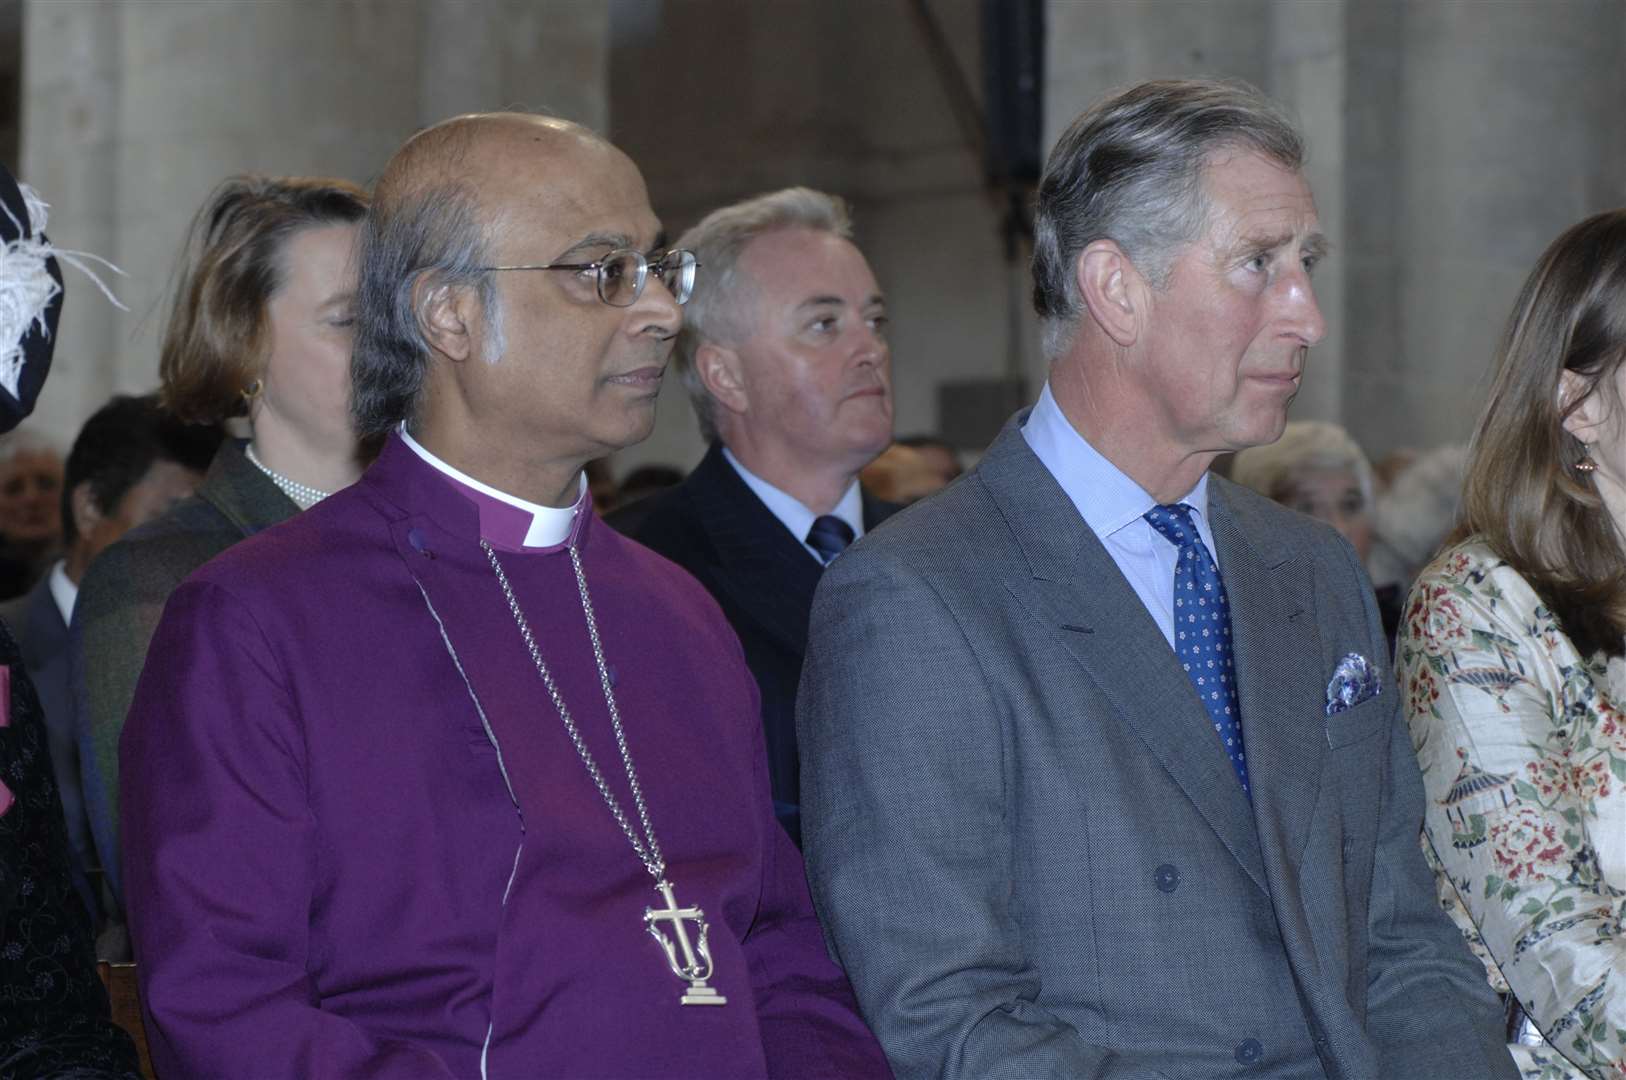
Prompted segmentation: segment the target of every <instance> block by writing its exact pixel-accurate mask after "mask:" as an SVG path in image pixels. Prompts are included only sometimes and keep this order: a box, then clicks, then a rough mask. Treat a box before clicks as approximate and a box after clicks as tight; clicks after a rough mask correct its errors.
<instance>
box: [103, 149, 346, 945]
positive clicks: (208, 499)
mask: <svg viewBox="0 0 1626 1080" xmlns="http://www.w3.org/2000/svg"><path fill="white" fill-rule="evenodd" d="M366 209H367V195H366V193H365V192H364V191H363V190H362V189H361V188H359V187H357V186H356V185H354V184H351V183H349V182H347V181H344V180H332V179H325V178H303V177H283V178H271V177H259V176H239V177H233V178H232V179H230V180H227V181H226V182H225V183H223V184H222V185H221V186H220V187H219V188H217V189H216V190H215V192H214V194H213V195H212V196H211V197H210V198H209V201H208V202H207V203H205V204H204V206H203V208H202V209H201V210H200V211H199V212H198V215H197V217H196V218H195V219H194V221H193V223H192V228H191V232H190V234H189V237H188V242H187V250H186V254H185V255H184V257H183V261H182V265H181V268H180V272H179V274H178V279H177V285H176V290H175V298H174V305H173V308H172V310H171V313H170V317H169V323H168V326H167V328H166V331H165V334H164V342H163V347H162V352H161V355H160V360H159V374H160V376H161V379H162V389H161V395H162V398H163V403H164V405H165V406H166V407H168V408H169V409H170V410H171V411H172V412H174V413H175V414H176V415H177V416H179V417H180V418H181V419H183V420H190V421H196V422H199V423H217V422H221V421H224V420H228V419H231V418H234V417H236V418H241V419H242V420H243V421H246V426H247V429H248V431H249V437H248V438H247V439H246V440H235V439H228V440H227V441H226V442H225V444H223V445H222V446H221V448H220V452H219V453H218V454H217V455H216V456H215V459H214V462H213V463H212V464H211V465H210V467H209V472H208V473H207V475H206V476H205V477H204V480H203V485H202V486H201V487H200V488H199V489H198V493H197V495H196V496H194V497H193V498H191V499H188V500H186V501H185V502H183V503H180V504H178V505H177V506H176V507H175V508H174V509H172V510H170V511H169V512H168V513H166V514H164V515H163V516H162V517H160V518H158V519H156V520H154V521H152V522H150V523H149V524H147V525H145V526H143V527H141V528H139V529H136V530H134V531H133V532H130V533H128V534H126V535H125V536H124V537H123V538H122V539H120V540H119V541H118V542H117V543H115V544H113V545H112V546H111V547H109V548H108V549H107V550H106V551H104V552H103V553H102V554H101V555H100V556H98V557H97V559H96V560H95V562H93V563H92V564H91V565H90V568H89V570H88V571H87V572H86V574H85V578H84V581H83V582H82V583H81V585H80V589H79V597H78V600H77V602H76V605H75V608H74V618H73V624H74V625H73V637H74V653H73V658H72V661H71V662H72V663H73V664H74V684H75V685H74V692H75V696H76V701H75V705H76V707H77V712H78V716H77V717H76V723H77V725H78V729H79V741H80V755H81V762H82V763H83V769H84V790H85V801H86V805H87V810H88V811H89V814H90V818H91V827H92V832H93V834H94V836H95V839H96V849H97V853H98V855H99V856H100V858H101V862H102V868H103V870H104V872H105V873H106V875H107V877H108V881H109V884H110V885H111V886H112V890H113V893H114V899H115V901H117V900H118V899H119V897H118V884H119V844H118V740H119V733H120V732H121V731H122V730H123V727H124V716H125V713H126V712H128V711H129V706H130V701H131V699H132V697H133V696H134V694H135V686H136V680H137V678H138V677H139V676H140V674H141V668H142V664H143V663H144V661H145V659H146V653H147V645H148V642H149V641H150V640H151V639H152V634H153V631H154V630H155V629H156V627H157V625H158V617H159V615H160V614H161V613H162V612H163V607H164V602H165V600H167V599H168V597H169V594H170V592H171V591H173V590H174V588H175V587H176V586H177V585H179V584H180V583H181V581H182V580H183V579H185V578H186V577H187V576H188V575H189V574H191V573H192V571H194V570H196V569H197V568H198V567H200V566H202V565H203V564H204V563H205V562H207V561H208V560H209V559H211V558H213V557H214V556H216V555H218V554H219V553H220V552H222V551H224V550H225V549H226V548H228V547H230V546H231V545H233V544H235V543H237V542H238V541H239V540H242V539H244V538H245V537H248V536H250V535H252V534H254V533H256V532H258V531H260V530H261V529H264V528H267V527H269V526H271V525H275V524H277V523H278V522H280V521H282V520H284V519H286V518H289V517H292V516H293V515H294V514H296V513H298V512H299V511H301V510H304V509H307V508H308V507H310V506H311V505H312V504H314V503H315V502H317V501H318V500H320V499H321V498H323V497H324V496H325V495H327V494H328V493H330V492H332V491H335V490H337V489H338V488H340V487H344V486H346V485H348V484H350V483H351V482H353V481H354V480H355V479H356V478H357V477H358V476H359V475H361V470H362V467H363V466H364V465H365V464H366V452H365V450H364V448H363V446H362V445H361V444H360V443H359V442H358V440H357V438H356V435H355V433H354V430H353V428H352V426H351V422H350V416H349V401H350V391H349V386H350V339H351V324H352V322H353V314H352V305H353V301H354V295H355V289H356V284H355V282H356V270H355V266H354V264H353V262H352V258H351V255H352V248H353V246H354V242H355V239H356V234H357V228H358V225H359V223H360V221H361V218H362V216H363V215H364V214H365V212H366ZM100 951H101V952H102V953H103V954H104V958H106V957H111V958H118V955H119V954H120V953H122V952H123V951H124V949H123V947H122V943H121V942H120V941H119V940H118V937H117V934H116V933H115V934H114V935H112V936H111V937H110V938H109V939H108V940H106V941H104V942H103V945H102V946H101V948H100Z"/></svg>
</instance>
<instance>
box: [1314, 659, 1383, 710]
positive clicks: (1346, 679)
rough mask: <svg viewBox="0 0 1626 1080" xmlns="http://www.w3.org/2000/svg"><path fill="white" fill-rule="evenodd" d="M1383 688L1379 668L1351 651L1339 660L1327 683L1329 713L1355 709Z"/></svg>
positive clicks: (1375, 695)
mask: <svg viewBox="0 0 1626 1080" xmlns="http://www.w3.org/2000/svg"><path fill="white" fill-rule="evenodd" d="M1381 690H1382V685H1381V684H1380V683H1379V682H1378V671H1377V668H1375V667H1373V666H1372V664H1371V662H1370V661H1368V660H1367V659H1366V657H1364V656H1362V655H1361V654H1360V653H1349V654H1348V655H1346V656H1345V657H1344V658H1343V659H1342V660H1340V661H1338V667H1337V668H1335V669H1334V670H1333V673H1332V681H1331V682H1329V683H1327V715H1328V716H1336V715H1338V714H1339V713H1341V712H1344V711H1345V710H1347V709H1353V708H1354V707H1355V706H1357V705H1359V704H1360V703H1361V702H1363V701H1366V700H1367V699H1369V698H1375V697H1377V696H1378V694H1379V692H1380V691H1381Z"/></svg>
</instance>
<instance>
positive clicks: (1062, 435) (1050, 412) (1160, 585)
mask: <svg viewBox="0 0 1626 1080" xmlns="http://www.w3.org/2000/svg"><path fill="white" fill-rule="evenodd" d="M1022 437H1023V438H1025V439H1026V440H1027V442H1028V446H1029V447H1030V448H1032V450H1033V452H1034V453H1035V454H1036V455H1038V458H1039V460H1040V461H1041V462H1042V463H1043V464H1044V467H1045V468H1046V469H1049V470H1050V475H1051V476H1054V477H1055V478H1056V482H1057V483H1058V484H1060V485H1061V489H1062V490H1063V491H1064V492H1066V493H1067V497H1068V498H1069V499H1071V500H1072V501H1073V505H1074V506H1076V507H1077V508H1078V512H1079V514H1080V515H1081V516H1082V517H1083V518H1084V523H1085V524H1086V525H1088V526H1089V527H1090V530H1091V531H1092V532H1094V533H1095V535H1096V537H1097V538H1098V539H1099V540H1100V541H1101V544H1102V546H1104V547H1105V548H1106V549H1107V554H1108V555H1111V556H1112V561H1113V562H1115V563H1117V564H1118V569H1119V570H1120V571H1122V572H1123V576H1124V577H1125V578H1126V579H1127V580H1128V582H1129V587H1130V588H1132V589H1134V590H1135V595H1136V596H1138V597H1140V602H1141V603H1142V604H1144V605H1145V606H1146V611H1147V613H1148V614H1150V615H1151V616H1152V619H1153V621H1155V622H1156V623H1157V628H1158V629H1159V630H1161V631H1163V636H1164V638H1166V639H1167V640H1168V642H1169V647H1170V648H1173V647H1174V566H1175V563H1176V562H1177V561H1178V554H1179V549H1177V548H1176V547H1175V546H1174V545H1173V544H1171V543H1169V542H1168V541H1167V540H1165V539H1164V538H1163V534H1161V533H1159V532H1158V531H1157V530H1156V529H1154V528H1152V526H1151V523H1150V522H1148V521H1147V520H1146V519H1145V517H1144V516H1143V515H1144V514H1145V513H1146V511H1148V510H1150V509H1151V508H1152V507H1154V506H1156V505H1157V501H1156V500H1155V499H1153V498H1152V497H1151V496H1150V495H1148V494H1147V493H1146V491H1145V490H1144V489H1143V488H1142V487H1141V486H1140V485H1139V484H1137V483H1135V481H1133V480H1131V479H1130V478H1129V477H1128V476H1126V475H1124V472H1123V470H1121V469H1119V468H1118V467H1117V466H1116V465H1114V464H1113V463H1112V462H1110V461H1108V460H1107V459H1106V458H1104V457H1102V456H1101V453H1100V451H1098V450H1096V449H1095V447H1093V446H1091V445H1090V444H1089V443H1088V442H1086V441H1085V440H1084V437H1083V436H1082V435H1080V434H1079V433H1078V431H1077V430H1076V429H1075V428H1074V427H1073V425H1072V423H1071V422H1069V421H1068V419H1067V417H1066V416H1065V415H1064V414H1063V413H1062V411H1061V406H1059V405H1057V404H1056V399H1055V397H1054V396H1052V394H1051V393H1050V384H1049V383H1048V382H1046V383H1045V386H1044V390H1043V391H1042V392H1041V393H1040V394H1039V402H1038V404H1036V405H1034V406H1033V411H1032V412H1031V413H1029V414H1028V419H1027V423H1026V424H1025V425H1023V427H1022ZM1177 501H1178V502H1182V503H1185V504H1186V505H1187V506H1189V507H1191V509H1192V511H1193V513H1192V515H1191V516H1192V518H1193V520H1195V521H1196V523H1197V534H1198V535H1199V536H1200V537H1201V538H1202V542H1203V545H1204V546H1205V547H1207V548H1208V553H1209V554H1210V555H1214V534H1213V533H1212V532H1211V531H1210V530H1209V528H1208V474H1207V473H1206V472H1205V473H1203V476H1202V479H1201V480H1198V481H1197V486H1196V487H1194V488H1192V489H1191V491H1190V492H1188V493H1187V494H1186V495H1185V497H1183V498H1181V499H1179V500H1177ZM1214 562H1215V564H1216V565H1218V563H1219V558H1218V556H1217V555H1216V556H1215V559H1214Z"/></svg>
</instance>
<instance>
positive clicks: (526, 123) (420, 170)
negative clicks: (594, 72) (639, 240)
mask: <svg viewBox="0 0 1626 1080" xmlns="http://www.w3.org/2000/svg"><path fill="white" fill-rule="evenodd" d="M525 140H529V141H530V142H533V143H535V144H536V149H537V151H538V152H539V153H549V154H553V155H558V156H561V157H563V156H566V155H569V154H572V153H578V154H579V153H604V152H609V153H612V154H614V155H616V156H618V157H621V158H626V160H627V161H628V163H629V164H630V162H631V159H630V158H627V157H626V155H625V154H624V153H622V152H621V151H620V150H619V149H617V148H616V147H615V146H614V145H613V144H611V143H610V142H609V141H608V140H606V139H604V138H603V137H602V136H600V135H599V134H598V133H597V132H595V131H593V130H591V129H590V128H587V127H583V126H582V125H581V124H577V123H575V122H573V121H570V120H562V119H560V118H558V117H554V116H537V115H534V114H531V113H516V112H493V113H466V114H464V115H462V116H454V117H452V118H450V119H448V120H442V121H441V122H439V123H438V124H434V125H432V126H430V127H427V128H424V129H423V130H422V131H420V132H418V133H417V134H415V135H413V136H412V137H411V138H410V139H408V140H407V141H406V142H405V143H403V144H402V145H401V147H400V149H398V150H396V152H395V153H394V155H392V156H391V158H390V160H389V161H388V163H386V164H385V166H384V170H383V172H382V173H381V174H380V175H379V178H378V183H377V184H376V185H375V188H374V199H375V201H377V200H378V199H380V198H382V199H386V200H388V199H393V198H400V197H404V196H407V195H410V194H412V193H415V192H419V191H421V190H422V189H423V188H425V187H431V186H438V185H446V184H460V183H463V182H464V181H466V180H467V179H468V177H469V175H470V173H473V172H476V171H478V168H479V167H480V166H481V165H484V164H485V162H483V161H481V159H482V158H483V157H485V156H486V155H488V154H491V153H494V152H495V151H496V150H497V148H498V147H500V146H508V145H512V144H513V143H515V142H520V141H525Z"/></svg>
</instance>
